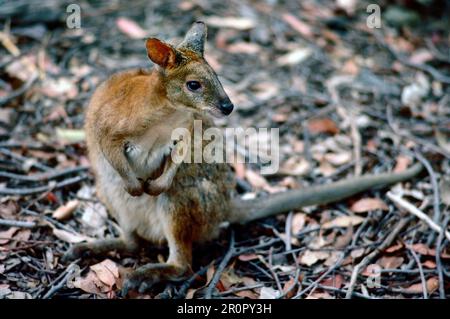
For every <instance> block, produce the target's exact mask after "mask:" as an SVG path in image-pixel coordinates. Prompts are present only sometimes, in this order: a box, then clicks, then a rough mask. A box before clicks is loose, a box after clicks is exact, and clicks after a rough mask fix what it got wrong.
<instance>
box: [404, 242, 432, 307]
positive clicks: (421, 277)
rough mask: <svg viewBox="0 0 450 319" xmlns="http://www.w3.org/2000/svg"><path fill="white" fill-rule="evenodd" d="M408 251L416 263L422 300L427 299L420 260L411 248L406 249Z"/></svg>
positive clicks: (425, 282)
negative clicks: (420, 283)
mask: <svg viewBox="0 0 450 319" xmlns="http://www.w3.org/2000/svg"><path fill="white" fill-rule="evenodd" d="M408 249H409V251H410V252H411V255H412V256H413V258H414V260H415V261H416V264H417V267H418V268H419V274H420V280H421V281H422V290H423V299H428V290H427V281H426V279H425V275H424V273H423V268H422V264H421V262H420V258H419V256H417V254H416V252H415V251H414V250H413V249H412V248H411V247H408Z"/></svg>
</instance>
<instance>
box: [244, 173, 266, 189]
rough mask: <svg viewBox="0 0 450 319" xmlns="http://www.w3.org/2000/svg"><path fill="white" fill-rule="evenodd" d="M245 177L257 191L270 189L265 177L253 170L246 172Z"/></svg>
mask: <svg viewBox="0 0 450 319" xmlns="http://www.w3.org/2000/svg"><path fill="white" fill-rule="evenodd" d="M245 177H246V179H247V181H248V182H249V183H250V184H251V185H252V186H253V187H254V188H256V189H266V188H269V187H270V185H269V183H268V182H267V180H266V179H265V178H264V177H263V176H261V175H260V174H258V173H256V172H255V171H253V170H251V169H248V170H246V171H245Z"/></svg>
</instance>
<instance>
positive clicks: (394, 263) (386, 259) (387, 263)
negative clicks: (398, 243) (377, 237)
mask: <svg viewBox="0 0 450 319" xmlns="http://www.w3.org/2000/svg"><path fill="white" fill-rule="evenodd" d="M403 262H404V258H403V257H396V256H383V257H381V258H380V259H379V260H378V262H377V263H378V264H379V265H380V266H381V267H383V268H384V269H396V268H398V267H400V266H401V265H403Z"/></svg>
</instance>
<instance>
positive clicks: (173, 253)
mask: <svg viewBox="0 0 450 319" xmlns="http://www.w3.org/2000/svg"><path fill="white" fill-rule="evenodd" d="M175 225H177V223H175V222H174V221H171V222H170V223H169V224H168V225H166V226H167V227H165V228H166V229H165V232H166V238H167V243H168V245H169V258H168V259H167V262H166V263H150V264H147V265H144V266H142V267H139V268H138V269H136V270H135V271H133V272H132V273H131V274H130V275H129V276H128V277H127V278H126V279H125V283H124V287H123V295H124V296H126V295H127V293H128V291H129V290H137V291H139V292H140V293H143V292H145V291H146V290H148V289H149V288H151V287H152V286H153V285H154V284H156V283H158V282H163V281H177V280H182V279H185V278H186V277H187V276H188V275H190V274H191V273H192V269H191V263H192V240H191V237H190V236H191V235H190V234H189V230H188V229H189V226H188V225H186V224H185V223H180V222H179V221H178V225H183V226H182V227H176V226H175ZM184 226H187V227H184Z"/></svg>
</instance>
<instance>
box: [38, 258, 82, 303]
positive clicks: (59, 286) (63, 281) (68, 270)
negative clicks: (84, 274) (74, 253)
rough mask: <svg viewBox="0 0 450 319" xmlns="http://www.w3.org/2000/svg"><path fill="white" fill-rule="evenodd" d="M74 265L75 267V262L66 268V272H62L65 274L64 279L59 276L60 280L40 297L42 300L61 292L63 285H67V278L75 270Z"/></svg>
mask: <svg viewBox="0 0 450 319" xmlns="http://www.w3.org/2000/svg"><path fill="white" fill-rule="evenodd" d="M75 265H76V261H75V262H73V263H71V264H70V265H69V266H68V267H67V268H66V270H65V271H64V273H65V275H64V277H62V275H61V276H60V277H59V278H61V277H62V279H61V280H60V281H59V282H58V284H56V285H54V286H52V288H50V290H49V291H47V293H46V294H45V295H44V296H43V297H42V299H49V298H51V297H52V296H53V295H54V294H55V293H56V292H58V291H59V290H61V289H62V288H63V287H64V285H65V284H66V283H67V280H68V279H69V277H70V276H71V275H72V274H73V273H74V272H75V271H76V270H77V268H76V267H75ZM64 273H63V274H64Z"/></svg>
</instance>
